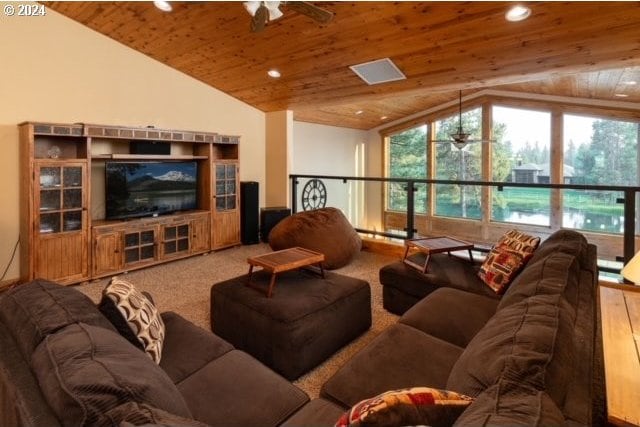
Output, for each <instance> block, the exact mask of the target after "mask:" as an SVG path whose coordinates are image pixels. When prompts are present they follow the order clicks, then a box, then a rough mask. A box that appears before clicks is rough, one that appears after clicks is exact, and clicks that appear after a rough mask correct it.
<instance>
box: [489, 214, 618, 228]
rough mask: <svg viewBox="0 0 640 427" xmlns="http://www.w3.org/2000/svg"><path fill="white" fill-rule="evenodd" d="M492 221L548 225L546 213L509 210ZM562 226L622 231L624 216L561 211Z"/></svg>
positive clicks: (494, 217) (495, 216)
mask: <svg viewBox="0 0 640 427" xmlns="http://www.w3.org/2000/svg"><path fill="white" fill-rule="evenodd" d="M492 219H493V220H494V221H504V222H515V223H518V224H533V225H546V226H548V225H549V214H548V213H533V212H522V211H510V212H508V213H506V215H502V216H501V215H499V214H498V215H496V212H494V216H493V218H492ZM562 226H563V227H564V228H574V229H578V230H588V231H600V232H605V233H623V232H624V217H623V216H622V215H606V214H597V213H590V212H584V211H578V212H567V211H564V212H563V213H562Z"/></svg>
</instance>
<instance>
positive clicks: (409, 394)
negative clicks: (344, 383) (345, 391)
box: [335, 387, 473, 427]
mask: <svg viewBox="0 0 640 427" xmlns="http://www.w3.org/2000/svg"><path fill="white" fill-rule="evenodd" d="M472 401H473V398H471V397H469V396H465V395H462V394H460V393H456V392H453V391H448V390H438V389H434V388H429V387H413V388H405V389H400V390H391V391H386V392H384V393H381V394H379V395H377V396H375V397H372V398H369V399H365V400H362V401H360V402H358V403H357V404H356V405H354V406H353V407H352V408H351V409H349V410H348V411H347V412H345V413H344V414H343V415H342V416H341V417H340V419H339V420H338V422H336V424H335V425H336V427H348V426H368V427H374V426H378V427H386V426H413V425H429V426H434V427H438V426H450V425H451V424H453V422H454V421H455V420H456V419H457V418H458V417H459V416H460V414H461V413H462V411H464V410H465V409H466V408H467V406H469V404H470V403H471V402H472Z"/></svg>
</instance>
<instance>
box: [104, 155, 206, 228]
mask: <svg viewBox="0 0 640 427" xmlns="http://www.w3.org/2000/svg"><path fill="white" fill-rule="evenodd" d="M197 177H198V164H197V163H196V162H106V163H105V196H106V203H105V206H106V217H107V219H117V218H132V217H141V216H153V215H162V214H168V213H172V212H177V211H184V210H189V209H196V208H197V206H198V204H197V198H196V194H197V188H196V187H197Z"/></svg>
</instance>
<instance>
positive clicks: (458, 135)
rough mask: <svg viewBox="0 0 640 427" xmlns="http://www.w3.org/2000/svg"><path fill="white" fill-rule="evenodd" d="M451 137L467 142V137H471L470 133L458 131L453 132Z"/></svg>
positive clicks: (460, 141)
mask: <svg viewBox="0 0 640 427" xmlns="http://www.w3.org/2000/svg"><path fill="white" fill-rule="evenodd" d="M450 136H451V139H453V140H454V141H455V142H458V143H465V144H466V143H467V142H466V141H467V139H468V138H469V136H470V134H468V133H464V132H458V133H452V134H451V135H450Z"/></svg>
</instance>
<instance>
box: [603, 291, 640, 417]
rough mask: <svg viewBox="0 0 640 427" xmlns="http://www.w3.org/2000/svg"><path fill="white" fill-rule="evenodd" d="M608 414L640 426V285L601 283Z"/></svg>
mask: <svg viewBox="0 0 640 427" xmlns="http://www.w3.org/2000/svg"><path fill="white" fill-rule="evenodd" d="M600 314H601V316H602V317H601V319H602V344H603V350H604V373H605V380H606V385H607V417H608V421H609V423H611V424H614V425H627V426H628V425H636V426H637V425H640V405H639V404H638V402H639V401H640V357H639V356H638V354H639V353H638V352H639V351H640V287H638V286H633V285H609V284H606V285H605V284H604V282H600Z"/></svg>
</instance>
